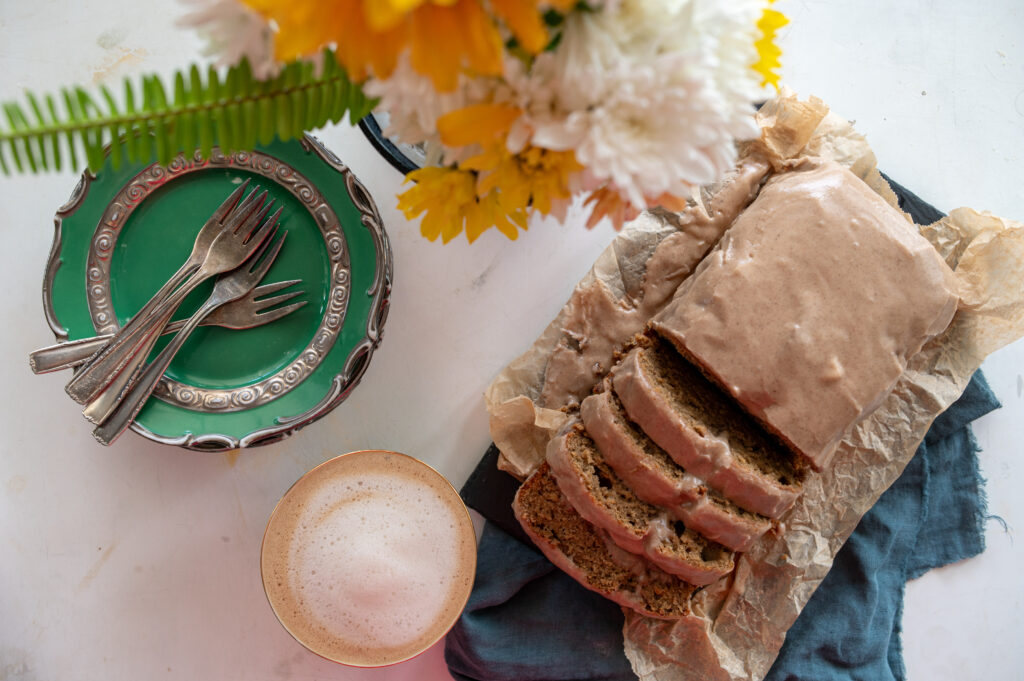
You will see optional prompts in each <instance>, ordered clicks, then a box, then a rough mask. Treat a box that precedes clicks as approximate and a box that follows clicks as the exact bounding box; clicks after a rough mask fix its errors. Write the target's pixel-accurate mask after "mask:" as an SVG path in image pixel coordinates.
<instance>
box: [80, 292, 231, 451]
mask: <svg viewBox="0 0 1024 681" xmlns="http://www.w3.org/2000/svg"><path fill="white" fill-rule="evenodd" d="M219 305H220V303H216V302H215V303H209V302H207V303H206V304H204V305H203V306H202V307H201V308H199V310H198V311H197V312H196V313H195V314H194V315H193V316H192V317H191V318H190V319H189V320H188V321H187V322H186V323H185V326H184V327H183V328H182V329H181V331H179V332H178V333H177V334H175V336H174V338H172V339H171V342H170V343H168V344H167V346H166V347H165V348H164V349H163V350H161V351H160V354H159V355H157V356H156V359H154V360H153V361H152V362H151V363H150V364H149V366H147V367H146V369H145V371H143V372H142V374H141V375H140V376H139V378H138V380H137V381H135V382H134V383H133V384H132V385H131V387H130V388H129V389H128V391H127V392H126V393H125V394H124V395H123V396H122V398H121V400H120V401H119V402H118V404H117V406H116V407H114V409H113V410H112V411H111V412H110V415H109V416H108V417H107V418H106V420H105V421H104V422H103V423H102V424H101V425H99V426H97V427H96V429H95V430H93V431H92V435H93V437H94V438H96V440H97V441H98V442H100V443H101V444H104V445H109V444H112V443H113V442H114V440H116V439H117V438H118V437H120V436H121V433H123V432H124V431H126V430H127V429H128V426H129V425H130V424H131V422H132V420H133V419H134V418H135V417H136V416H138V414H139V411H141V410H142V406H143V405H144V404H145V403H146V400H148V399H149V396H150V395H151V394H152V393H153V390H155V389H156V386H157V383H159V382H160V377H161V376H163V375H164V372H165V371H167V367H168V366H170V364H171V360H172V359H174V355H176V354H177V352H178V350H180V349H181V346H182V345H184V343H185V341H186V340H188V337H189V335H191V333H192V332H193V331H195V329H196V327H197V326H199V324H200V323H201V322H202V321H203V319H205V318H206V316H207V315H208V314H210V313H211V312H213V310H214V309H216V308H217V307H218V306H219Z"/></svg>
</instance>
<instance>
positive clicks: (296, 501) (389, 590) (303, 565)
mask: <svg viewBox="0 0 1024 681" xmlns="http://www.w3.org/2000/svg"><path fill="white" fill-rule="evenodd" d="M260 566H261V571H262V575H263V587H264V590H265V591H266V594H267V599H268V600H269V601H270V605H271V607H272V608H273V610H274V613H275V614H276V615H277V618H278V620H279V621H280V622H281V624H282V625H283V626H284V628H285V629H286V630H288V632H289V633H290V634H291V635H292V636H293V637H294V638H295V639H296V640H297V641H298V642H299V643H301V644H302V645H304V646H305V647H306V648H308V649H309V650H311V651H313V652H314V653H316V654H318V655H320V656H321V657H324V658H327V659H328V660H333V661H334V662H340V663H342V664H346V665H350V666H355V667H379V666H384V665H389V664H395V663H397V662H402V661H404V660H408V659H410V658H412V657H415V656H416V655H418V654H419V653H421V652H423V651H424V650H426V649H427V648H429V647H430V646H432V645H433V644H434V643H436V642H437V641H439V640H440V639H441V638H442V637H443V636H444V635H445V634H446V633H447V632H448V630H449V629H450V628H451V627H452V625H453V624H455V621H456V620H457V619H458V617H459V614H460V613H461V612H462V609H463V608H464V607H465V605H466V601H467V600H468V599H469V593H470V591H471V589H472V587H473V576H474V573H475V571H476V534H475V532H474V530H473V522H472V520H471V519H470V517H469V512H468V510H467V509H466V506H465V505H464V504H463V503H462V499H461V498H460V497H459V494H458V492H456V491H455V488H453V487H452V486H451V484H450V483H449V482H448V481H447V480H446V479H445V478H444V477H443V476H442V475H441V474H440V473H438V472H437V471H435V470H434V469H433V468H431V467H430V466H428V465H426V464H425V463H422V462H421V461H418V460H417V459H414V458H412V457H410V456H406V455H405V454H399V453H396V452H388V451H381V450H369V451H360V452H352V453H350V454H343V455H341V456H338V457H336V458H334V459H331V460H329V461H326V462H325V463H323V464H320V465H319V466H317V467H316V468H314V469H313V470H311V471H310V472H308V473H307V474H306V475H304V476H302V478H300V479H299V481H298V482H296V483H295V484H294V485H293V486H292V487H291V489H289V490H288V491H287V492H286V493H285V495H284V497H282V498H281V501H280V502H278V504H277V507H276V508H275V509H274V512H273V513H272V514H271V516H270V520H269V522H268V523H267V530H266V533H265V534H264V536H263V548H262V553H261V561H260Z"/></svg>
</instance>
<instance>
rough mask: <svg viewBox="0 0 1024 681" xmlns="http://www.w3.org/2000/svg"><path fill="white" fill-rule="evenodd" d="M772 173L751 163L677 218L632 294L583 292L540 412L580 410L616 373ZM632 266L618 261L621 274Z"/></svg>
mask: <svg viewBox="0 0 1024 681" xmlns="http://www.w3.org/2000/svg"><path fill="white" fill-rule="evenodd" d="M768 170H769V165H768V162H767V161H766V160H764V159H763V158H760V157H748V158H745V159H743V160H742V161H741V162H740V164H739V165H738V166H737V168H736V170H735V171H734V172H733V173H732V175H731V176H730V177H729V178H728V179H727V180H726V181H725V183H724V184H723V186H722V187H720V188H718V190H717V191H716V192H715V193H714V194H713V195H711V196H710V197H709V198H707V199H706V200H705V202H702V203H697V204H695V205H693V206H691V207H690V208H688V209H687V210H686V211H684V212H683V213H681V214H679V215H678V216H676V215H672V216H671V218H670V221H671V222H672V223H674V224H673V226H674V228H675V229H676V230H677V231H674V232H672V233H671V234H669V235H668V236H667V237H665V238H664V239H663V240H661V242H660V243H659V244H658V245H657V247H656V248H655V249H654V252H653V254H652V255H651V256H650V258H649V259H648V260H647V261H646V263H645V264H644V265H643V269H640V270H639V273H634V272H632V271H621V272H620V275H621V277H622V280H623V284H624V286H625V288H626V290H625V291H622V292H616V291H612V290H611V289H610V288H609V287H608V286H607V285H606V284H605V283H604V282H602V281H601V280H599V279H594V280H592V281H589V282H587V283H585V284H580V285H579V286H577V287H576V290H575V291H574V292H573V294H572V296H571V297H570V299H569V302H568V303H567V304H566V306H565V309H564V311H563V316H562V322H561V326H562V339H561V342H559V344H558V345H557V346H556V347H555V348H554V350H553V351H552V352H551V356H550V358H549V359H548V363H547V367H546V368H545V371H544V387H543V390H542V392H541V396H540V399H539V400H538V403H539V404H541V405H542V406H545V407H548V408H550V409H558V408H561V407H564V406H568V405H577V404H579V402H580V401H581V400H582V399H583V398H584V397H585V396H586V395H587V393H589V392H590V390H591V388H593V386H594V384H596V383H599V382H600V381H601V378H602V377H603V376H604V375H605V374H607V372H608V370H609V369H611V365H612V360H613V357H614V355H615V352H617V351H618V350H619V349H620V348H621V347H622V345H623V344H624V343H625V342H626V341H628V340H629V339H630V338H631V337H632V336H633V335H634V334H636V333H638V332H639V331H641V330H642V329H643V327H644V326H645V325H646V324H647V322H648V321H649V320H650V318H651V317H652V316H653V315H654V314H655V313H656V312H657V311H658V310H660V309H661V308H662V307H664V305H665V304H666V303H667V302H668V301H669V299H670V298H671V296H672V294H673V293H674V292H675V290H676V288H677V287H678V286H679V282H681V281H682V280H683V279H684V278H685V277H687V276H689V275H690V274H691V273H692V272H693V270H694V268H695V267H696V266H697V264H698V263H699V262H700V259H701V258H703V257H704V255H705V254H706V253H707V252H708V251H709V250H711V248H712V247H713V246H714V245H715V243H716V242H717V241H718V239H719V238H720V237H721V236H722V233H723V232H724V231H725V230H726V229H727V228H728V227H729V225H731V224H732V222H733V220H735V219H736V216H737V215H739V214H740V212H741V211H742V210H743V209H744V208H746V207H747V206H748V205H749V204H750V202H751V201H753V200H754V197H755V196H757V192H758V189H759V187H760V186H761V183H762V182H763V181H764V178H765V176H766V175H767V174H768ZM644 219H648V220H654V218H651V217H647V218H644ZM629 260H630V258H628V257H627V256H626V255H625V254H619V266H620V267H622V263H624V262H628V261H629Z"/></svg>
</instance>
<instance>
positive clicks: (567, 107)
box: [506, 0, 763, 207]
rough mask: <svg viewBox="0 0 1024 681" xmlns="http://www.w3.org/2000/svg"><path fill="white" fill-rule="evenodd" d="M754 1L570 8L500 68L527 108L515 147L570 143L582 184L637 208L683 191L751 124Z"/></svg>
mask: <svg viewBox="0 0 1024 681" xmlns="http://www.w3.org/2000/svg"><path fill="white" fill-rule="evenodd" d="M761 9H763V3H762V1H761V0H730V2H721V1H718V2H716V1H713V0H622V1H621V2H620V3H619V4H618V6H617V7H616V8H615V10H614V11H605V12H597V13H587V12H580V13H575V14H573V15H570V17H569V18H568V20H567V22H566V25H565V27H564V31H563V34H562V40H561V41H560V43H559V45H558V47H557V49H555V50H554V51H553V52H550V53H546V54H543V55H540V56H539V57H538V58H537V59H536V60H535V62H534V64H533V67H532V68H531V70H530V72H529V73H521V72H519V73H517V72H515V70H507V72H506V78H507V79H508V80H509V82H510V83H511V85H512V87H513V88H514V90H515V91H516V94H517V98H516V103H517V104H518V105H519V106H520V107H521V108H522V109H523V110H524V112H525V113H524V115H523V116H522V117H521V118H520V119H519V120H518V121H516V123H515V125H514V126H513V130H512V132H511V134H510V136H509V147H510V148H511V149H513V150H515V149H517V148H521V147H523V146H525V145H526V144H527V143H532V144H534V145H537V146H541V147H546V148H551V149H562V150H564V149H573V150H575V152H576V158H577V160H578V161H579V162H580V163H582V164H583V165H584V166H585V167H586V170H585V171H584V180H585V184H586V186H588V187H589V188H597V187H601V186H606V185H610V186H611V187H612V188H614V189H616V190H617V191H618V192H619V193H620V194H621V195H622V197H623V198H625V199H627V200H629V201H630V202H631V203H632V204H633V205H635V206H637V207H645V206H646V205H647V202H648V201H649V200H653V199H657V198H658V197H659V196H661V195H662V194H665V193H670V194H673V195H676V196H683V195H686V194H687V193H688V191H689V189H690V188H691V187H692V186H694V185H699V184H705V183H708V182H711V181H714V180H715V179H717V178H718V177H720V176H721V175H722V174H723V173H724V172H726V171H727V170H728V169H729V168H730V167H732V165H733V164H734V163H735V160H736V151H735V146H734V141H735V139H742V138H747V137H751V136H753V135H755V134H756V133H757V128H756V126H755V125H754V121H753V115H752V114H753V108H752V102H753V101H754V99H755V98H756V97H757V94H758V92H759V88H758V87H757V81H758V79H757V76H756V73H755V72H754V71H753V70H752V69H751V68H750V66H751V65H752V64H753V63H754V62H755V61H756V50H755V48H754V46H753V42H754V39H755V30H756V29H755V25H756V21H757V18H758V16H759V13H760V11H761Z"/></svg>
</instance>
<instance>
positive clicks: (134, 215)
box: [43, 136, 392, 449]
mask: <svg viewBox="0 0 1024 681" xmlns="http://www.w3.org/2000/svg"><path fill="white" fill-rule="evenodd" d="M247 179H248V180H250V181H251V182H250V184H251V185H254V186H259V187H260V188H261V189H266V190H267V191H268V193H269V195H270V197H271V198H273V199H274V200H275V202H276V203H275V210H276V209H277V207H283V214H282V219H281V226H282V228H283V229H285V230H287V232H288V236H287V239H286V241H285V245H284V248H283V249H282V251H281V253H280V255H279V256H278V258H277V260H276V261H275V262H274V264H273V266H272V267H271V269H270V271H269V272H268V273H267V275H266V277H265V278H264V280H263V282H262V283H263V284H270V283H274V282H279V281H285V280H291V279H301V280H302V283H301V284H297V285H295V286H293V287H292V288H291V289H289V290H301V291H302V292H303V293H302V295H301V296H299V297H298V298H296V299H295V300H293V301H289V302H295V301H297V300H304V301H306V303H307V304H306V305H305V306H304V307H302V308H300V309H299V310H297V311H295V312H293V313H292V314H290V315H288V316H286V317H284V318H282V319H280V320H278V321H274V322H271V323H269V324H266V325H263V326H259V327H255V328H251V329H246V330H229V329H224V328H220V327H200V328H199V329H198V330H197V331H196V332H195V333H194V334H193V335H192V336H191V337H190V338H189V340H188V341H187V343H186V344H185V346H184V347H183V348H182V350H181V352H180V353H179V354H178V355H177V356H176V357H175V359H174V361H173V362H172V363H171V366H170V368H169V369H168V371H167V374H166V375H165V377H164V379H163V380H162V381H161V383H160V386H159V387H158V389H157V391H156V392H155V393H154V397H153V398H151V399H150V400H149V401H148V402H147V404H146V406H145V407H144V408H143V410H142V411H141V412H140V413H139V415H138V417H137V418H136V421H135V423H133V424H132V429H133V430H135V431H136V432H137V433H140V434H141V435H144V436H145V437H148V438H150V439H152V440H155V441H157V442H161V443H165V444H172V445H178V446H183V447H188V448H190V449H233V448H237V447H249V446H255V445H262V444H267V443H269V442H273V441H276V440H279V439H281V438H282V437H285V436H287V435H288V434H290V433H291V432H294V431H295V430H296V429H297V428H300V427H302V426H304V425H306V424H308V423H310V422H312V421H314V420H316V419H318V418H320V417H321V416H323V415H324V414H326V413H328V412H329V411H330V410H331V409H333V408H334V407H336V406H337V405H338V404H339V403H340V402H341V401H342V400H344V399H345V397H346V396H347V395H348V394H349V392H351V390H352V389H353V388H354V387H355V385H356V384H357V383H358V382H359V379H360V378H361V376H362V374H363V372H364V371H365V369H366V366H367V363H368V362H369V360H370V357H371V355H372V353H373V351H374V349H375V348H376V346H377V344H378V343H379V342H380V334H381V329H382V326H383V324H384V321H385V319H386V317H387V310H388V299H389V295H390V291H391V279H392V260H391V250H390V246H389V244H388V239H387V234H386V232H385V230H384V226H383V224H382V223H381V220H380V215H379V214H378V212H377V209H376V207H375V205H374V203H373V200H372V199H371V198H370V195H369V193H368V192H367V191H366V189H365V188H364V187H363V186H362V184H361V183H360V182H359V181H358V180H357V179H356V178H355V176H354V175H352V173H351V171H349V169H348V168H347V167H345V166H344V164H342V163H341V161H340V160H339V159H338V158H337V157H336V156H334V155H333V154H332V153H331V152H330V151H328V150H327V149H325V148H324V147H323V146H322V145H321V144H320V143H319V142H318V141H317V140H316V139H315V138H313V137H310V136H306V137H305V138H304V139H303V140H301V141H293V142H287V143H280V142H277V143H274V144H271V145H268V146H267V147H263V148H260V149H257V150H256V151H253V152H239V153H235V154H232V155H230V156H227V155H224V154H221V153H220V152H219V151H217V150H214V153H212V154H211V155H210V158H209V159H203V158H201V157H199V156H196V157H194V158H191V159H187V158H185V157H184V156H180V157H178V158H177V159H176V160H175V161H173V162H172V163H170V164H169V165H167V166H160V165H157V164H154V165H149V166H142V165H134V166H133V165H129V166H122V167H121V168H119V169H117V170H114V169H113V168H112V167H111V166H110V165H109V163H108V165H107V166H106V167H104V168H103V169H101V170H100V172H99V173H97V174H96V175H95V176H92V175H89V174H86V175H85V176H83V178H82V180H81V181H80V182H79V185H78V186H77V187H76V189H75V191H74V194H73V196H72V197H71V199H70V201H69V202H68V204H67V205H65V206H64V207H62V208H61V209H60V210H59V211H58V213H57V217H56V220H55V225H56V233H55V236H54V244H53V249H52V251H51V254H50V259H49V263H48V265H47V269H46V276H45V279H44V283H43V299H44V306H45V311H46V317H47V321H48V322H49V324H50V327H51V328H52V329H53V331H54V334H55V335H56V336H57V339H58V340H60V341H63V340H76V339H79V338H87V337H91V336H95V335H97V334H99V333H110V332H113V331H116V330H117V328H118V327H119V326H120V325H121V324H123V323H124V322H125V321H127V320H128V319H129V318H130V317H131V316H132V315H133V314H134V313H135V312H136V311H137V310H138V309H139V308H141V307H142V305H143V304H144V303H145V302H146V301H147V300H148V299H149V298H150V296H151V295H152V294H153V293H155V292H156V291H157V289H159V288H160V286H161V285H162V284H163V283H164V282H165V281H166V280H167V279H168V278H169V277H170V276H171V275H172V274H173V273H174V272H175V271H176V270H177V269H178V267H179V266H180V265H181V264H182V263H183V262H184V261H185V260H186V258H187V257H188V255H189V253H190V251H191V249H192V244H193V242H194V241H195V238H196V235H197V234H198V232H199V229H200V228H201V227H202V225H203V223H204V222H205V221H206V219H207V218H208V217H209V216H210V214H211V213H212V212H213V211H214V210H215V209H216V208H217V206H218V205H220V203H221V202H222V201H223V200H224V198H225V197H226V196H227V195H228V194H230V193H231V191H232V190H234V189H235V188H236V187H237V186H238V185H239V184H240V183H242V182H243V181H245V180H247ZM212 286H213V283H212V280H211V281H209V282H206V283H205V284H204V285H202V286H201V287H200V288H199V289H197V290H196V291H195V292H193V293H192V294H190V296H189V297H188V298H187V299H186V301H185V303H184V304H183V305H182V307H181V308H180V309H179V311H178V314H177V315H176V317H175V318H176V319H178V318H185V317H187V316H188V315H189V314H190V313H191V312H192V311H193V310H195V309H196V308H198V306H199V305H200V304H201V303H202V302H203V300H205V299H206V296H207V295H209V292H210V290H211V289H212ZM169 338H170V336H166V337H165V338H164V339H163V342H162V343H161V344H159V345H158V346H157V349H156V350H154V352H157V351H159V349H160V347H162V345H163V343H166V342H167V340H168V339H169Z"/></svg>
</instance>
